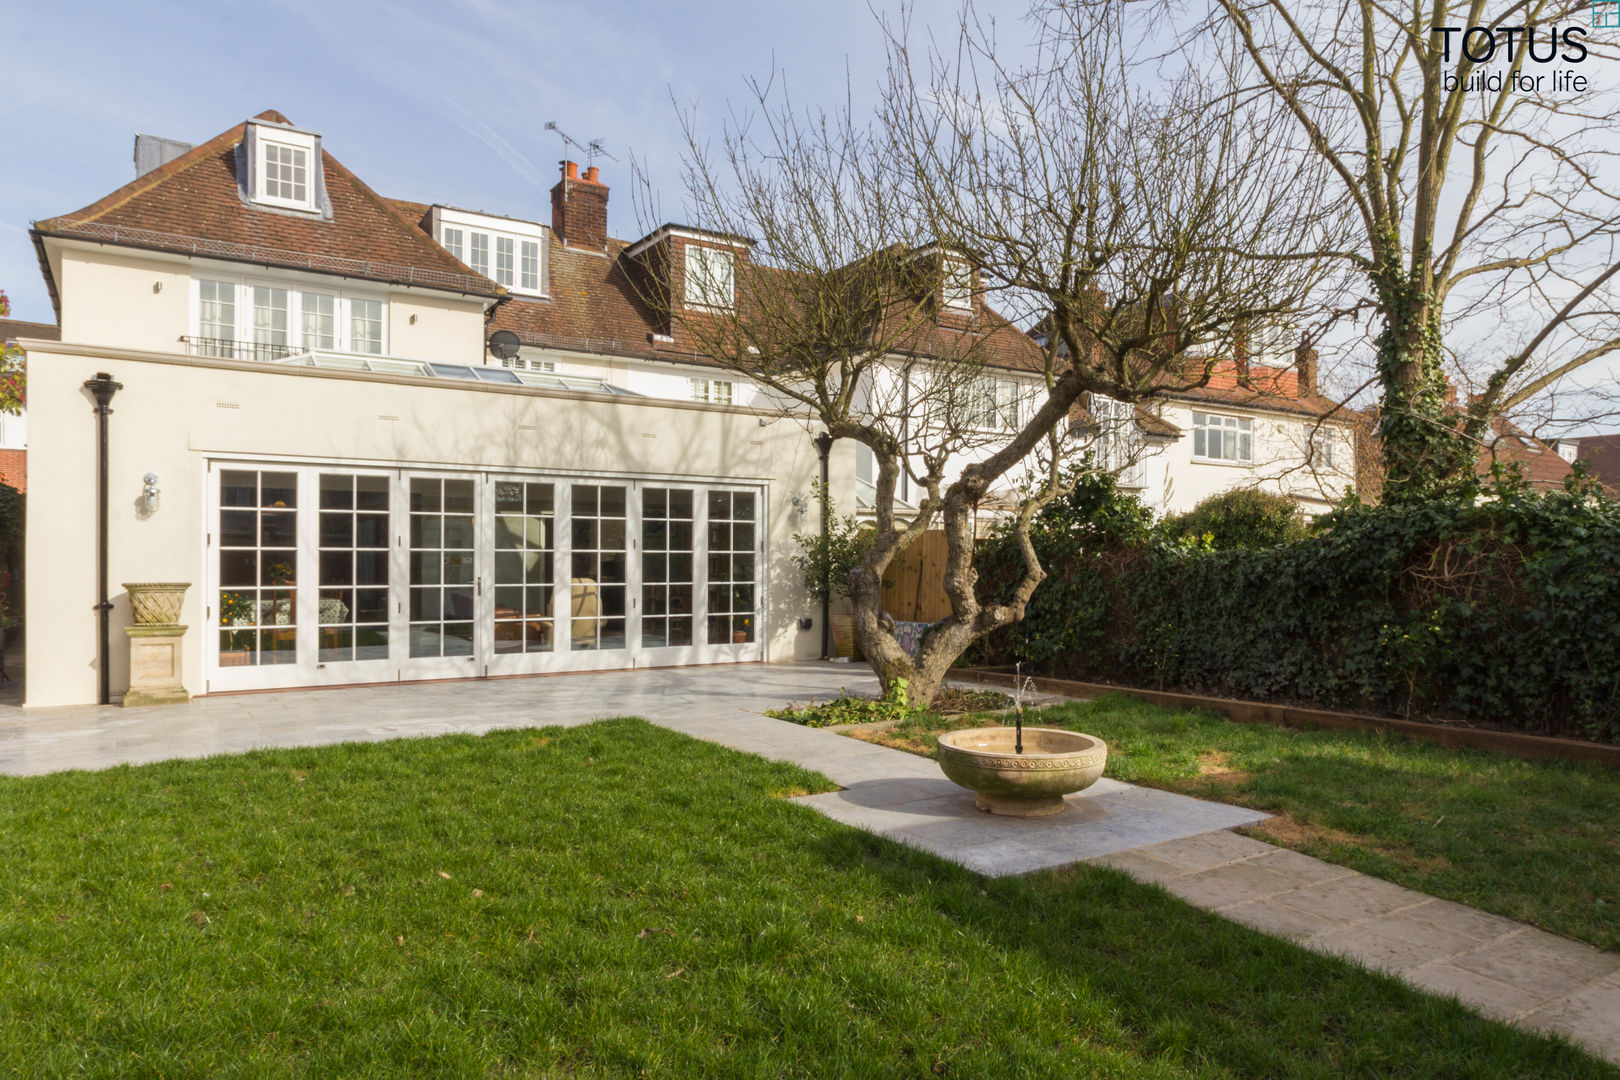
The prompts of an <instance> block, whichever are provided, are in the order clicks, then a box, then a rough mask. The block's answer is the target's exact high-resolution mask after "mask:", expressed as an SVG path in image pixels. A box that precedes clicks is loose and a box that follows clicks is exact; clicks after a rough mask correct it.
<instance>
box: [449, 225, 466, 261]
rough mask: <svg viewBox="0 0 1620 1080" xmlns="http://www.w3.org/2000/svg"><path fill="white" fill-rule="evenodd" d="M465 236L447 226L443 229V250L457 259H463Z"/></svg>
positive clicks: (458, 230)
mask: <svg viewBox="0 0 1620 1080" xmlns="http://www.w3.org/2000/svg"><path fill="white" fill-rule="evenodd" d="M464 237H465V234H464V233H463V232H462V231H461V230H460V229H452V228H450V227H449V226H448V225H447V226H445V229H444V249H445V250H446V251H448V252H449V253H450V254H452V255H454V256H455V257H456V258H458V259H465V258H466V257H467V255H466V250H467V249H466V242H465V240H464Z"/></svg>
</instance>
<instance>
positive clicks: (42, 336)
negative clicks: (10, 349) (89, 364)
mask: <svg viewBox="0 0 1620 1080" xmlns="http://www.w3.org/2000/svg"><path fill="white" fill-rule="evenodd" d="M19 338H37V339H39V340H40V341H61V340H62V329H61V327H59V326H57V325H56V324H55V323H48V322H25V321H23V320H22V319H0V344H3V343H5V342H9V341H16V340H17V339H19Z"/></svg>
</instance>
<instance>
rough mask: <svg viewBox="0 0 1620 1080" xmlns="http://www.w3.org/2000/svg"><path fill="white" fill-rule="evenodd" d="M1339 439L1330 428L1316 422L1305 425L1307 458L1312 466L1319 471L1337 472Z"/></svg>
mask: <svg viewBox="0 0 1620 1080" xmlns="http://www.w3.org/2000/svg"><path fill="white" fill-rule="evenodd" d="M1337 442H1338V440H1337V439H1335V438H1334V437H1333V431H1332V429H1330V428H1325V427H1320V426H1318V425H1316V424H1306V425H1305V460H1306V461H1307V462H1308V463H1309V464H1310V467H1311V468H1313V469H1315V470H1317V471H1318V472H1336V471H1337V470H1338V464H1337V461H1336V460H1335V459H1336V458H1337V456H1338V450H1337V446H1336V444H1337Z"/></svg>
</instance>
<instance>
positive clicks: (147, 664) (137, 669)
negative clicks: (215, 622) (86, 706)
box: [124, 581, 191, 706]
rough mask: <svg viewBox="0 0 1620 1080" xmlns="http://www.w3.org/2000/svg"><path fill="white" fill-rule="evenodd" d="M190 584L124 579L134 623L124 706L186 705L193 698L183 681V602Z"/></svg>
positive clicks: (129, 632) (129, 629)
mask: <svg viewBox="0 0 1620 1080" xmlns="http://www.w3.org/2000/svg"><path fill="white" fill-rule="evenodd" d="M190 587H191V584H190V583H189V582H184V581H144V582H143V581H135V582H125V583H124V591H125V592H127V593H128V594H129V610H130V614H131V616H132V617H133V618H134V620H135V625H133V626H126V627H124V633H125V634H126V635H128V637H129V689H128V690H126V691H125V692H124V705H125V706H135V705H183V704H185V703H187V702H189V701H190V700H191V695H190V694H189V693H188V692H187V691H186V688H185V686H184V685H182V683H181V681H180V671H181V667H180V663H181V649H180V639H181V638H183V637H185V634H186V628H185V627H184V626H181V625H180V605H181V603H182V602H183V601H184V600H185V598H186V590H187V589H189V588H190Z"/></svg>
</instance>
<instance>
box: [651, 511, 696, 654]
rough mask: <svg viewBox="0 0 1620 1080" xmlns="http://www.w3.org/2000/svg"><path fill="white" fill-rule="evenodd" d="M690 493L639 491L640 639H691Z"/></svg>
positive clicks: (675, 642)
mask: <svg viewBox="0 0 1620 1080" xmlns="http://www.w3.org/2000/svg"><path fill="white" fill-rule="evenodd" d="M692 508H693V498H692V492H691V490H690V489H687V488H645V489H643V490H642V493H641V644H642V647H643V648H648V649H662V648H670V647H675V646H682V645H691V644H692V587H693V586H692V539H693V537H692V527H693V525H692V522H693V519H692Z"/></svg>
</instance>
